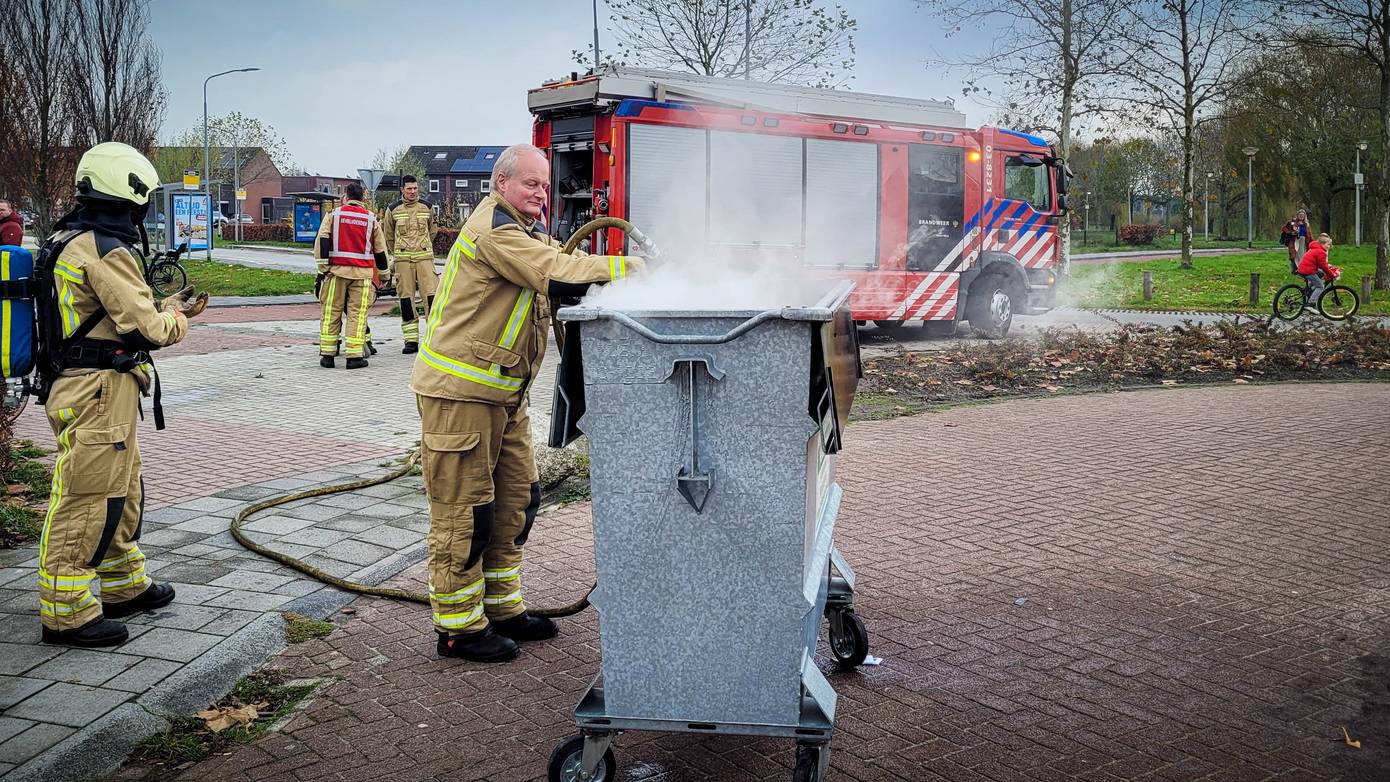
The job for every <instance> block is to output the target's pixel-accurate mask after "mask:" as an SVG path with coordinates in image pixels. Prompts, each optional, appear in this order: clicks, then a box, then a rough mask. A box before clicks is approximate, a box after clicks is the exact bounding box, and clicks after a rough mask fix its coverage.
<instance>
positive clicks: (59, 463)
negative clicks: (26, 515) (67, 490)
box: [39, 407, 77, 572]
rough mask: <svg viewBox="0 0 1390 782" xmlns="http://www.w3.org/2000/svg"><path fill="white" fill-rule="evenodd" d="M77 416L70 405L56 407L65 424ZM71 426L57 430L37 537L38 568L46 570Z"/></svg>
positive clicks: (69, 446)
mask: <svg viewBox="0 0 1390 782" xmlns="http://www.w3.org/2000/svg"><path fill="white" fill-rule="evenodd" d="M76 418H77V416H76V414H75V413H74V412H73V409H72V408H71V407H63V408H59V409H58V420H59V421H62V422H64V423H66V424H71V423H73V421H75V420H76ZM72 429H73V428H72V426H64V427H62V428H61V429H59V430H58V458H57V460H56V461H55V462H54V463H53V483H52V485H51V488H50V490H49V499H48V514H47V515H46V516H44V520H43V534H42V535H41V536H40V537H39V570H40V571H43V572H46V567H47V563H48V533H49V531H50V530H51V529H52V528H53V514H54V513H55V512H56V511H57V510H58V504H59V503H61V502H62V501H63V470H64V468H65V467H66V466H67V462H68V457H70V456H71V455H72Z"/></svg>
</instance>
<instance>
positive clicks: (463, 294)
mask: <svg viewBox="0 0 1390 782" xmlns="http://www.w3.org/2000/svg"><path fill="white" fill-rule="evenodd" d="M549 187H550V165H549V163H548V161H547V160H546V158H545V155H544V153H542V152H541V151H540V150H538V149H536V148H535V147H533V146H531V145H529V144H518V145H516V146H513V147H509V148H507V149H506V150H505V151H504V152H503V153H502V154H501V155H500V156H498V159H497V164H496V167H495V168H494V170H493V175H492V193H491V195H489V196H488V197H487V198H486V199H484V200H483V202H482V203H481V204H480V205H479V206H478V208H477V210H475V211H474V212H473V214H472V215H471V216H470V217H469V218H468V222H466V223H465V224H464V226H463V228H462V230H460V232H459V236H458V241H457V242H455V244H454V246H453V249H452V250H451V251H450V253H449V261H448V264H447V266H446V268H445V271H444V281H443V284H442V285H441V286H440V289H439V294H438V298H437V300H436V301H435V304H434V307H433V308H432V309H431V310H430V314H429V319H428V321H427V322H426V325H425V333H424V339H423V341H422V342H421V343H420V353H419V356H418V358H416V360H415V368H414V370H413V373H412V374H411V378H410V388H411V390H412V391H414V392H415V393H416V395H417V396H418V399H419V405H420V419H421V428H422V436H421V452H422V455H423V459H424V473H425V492H426V494H427V495H428V496H429V501H430V531H429V538H428V541H429V593H430V603H431V608H432V609H433V612H434V627H435V630H436V632H437V634H438V645H437V647H436V648H437V650H438V652H439V654H440V656H443V657H462V658H465V659H469V660H477V661H483V662H498V661H503V660H510V659H512V658H514V657H516V655H517V652H518V647H517V644H516V642H517V641H532V640H540V639H544V638H551V637H553V636H554V635H555V634H556V632H557V630H556V627H555V623H554V622H552V621H551V620H550V619H547V618H542V617H534V616H531V615H529V614H528V613H527V612H526V606H525V603H524V602H523V601H522V595H521V553H522V547H523V546H524V545H525V543H526V539H527V536H528V535H529V534H530V532H531V525H532V523H533V522H534V521H535V518H536V511H537V509H538V508H539V507H540V484H539V483H538V479H537V472H536V460H535V454H534V452H533V450H532V445H531V424H530V418H529V416H528V412H527V401H526V391H527V389H528V387H529V385H530V383H531V381H532V379H533V378H535V376H536V372H537V370H538V369H539V368H540V363H541V357H542V354H543V352H544V350H545V344H546V334H547V329H548V328H549V326H550V308H549V303H548V301H547V297H552V296H579V295H583V293H584V292H585V291H586V290H587V289H588V287H589V285H590V284H592V283H601V282H608V281H610V280H614V279H618V278H620V277H623V276H625V275H626V274H628V273H631V272H637V271H640V270H641V269H643V268H644V267H645V263H644V262H643V260H642V259H641V258H636V257H622V256H591V255H587V254H585V253H582V252H576V253H574V254H573V255H567V254H564V253H561V252H560V250H559V248H558V246H557V244H556V243H555V242H554V241H553V240H552V239H551V238H550V237H549V236H547V235H546V234H545V233H544V231H543V229H541V228H539V227H538V226H537V225H536V221H537V219H538V218H539V217H540V216H541V214H542V212H543V211H544V209H545V205H546V199H547V196H548V191H549Z"/></svg>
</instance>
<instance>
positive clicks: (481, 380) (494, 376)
mask: <svg viewBox="0 0 1390 782" xmlns="http://www.w3.org/2000/svg"><path fill="white" fill-rule="evenodd" d="M420 360H421V361H423V362H425V363H426V364H429V365H430V366H432V367H434V368H435V369H437V370H439V371H440V372H443V373H445V374H449V375H453V376H454V377H459V378H463V379H464V380H468V381H471V382H474V383H477V384H479V385H484V386H487V387H488V388H499V389H501V390H503V391H518V390H520V389H521V386H522V383H523V382H524V381H523V379H522V378H519V377H508V376H507V375H504V374H502V373H501V372H494V371H492V370H490V369H486V368H484V367H480V366H475V365H473V364H469V363H467V362H465V361H457V360H455V359H452V358H449V357H448V356H443V355H440V354H439V353H436V352H435V351H434V350H433V349H432V348H430V346H429V345H423V344H422V345H421V346H420Z"/></svg>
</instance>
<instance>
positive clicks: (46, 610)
mask: <svg viewBox="0 0 1390 782" xmlns="http://www.w3.org/2000/svg"><path fill="white" fill-rule="evenodd" d="M96 603H97V599H96V598H95V597H92V596H91V595H87V596H86V597H84V598H83V599H81V600H79V601H77V602H76V603H73V604H72V605H68V604H67V603H52V602H49V601H47V600H43V599H40V600H39V613H41V614H43V615H44V616H72V615H73V614H76V613H79V612H81V611H83V610H84V609H86V608H87V607H88V606H94V605H96ZM479 608H481V606H479Z"/></svg>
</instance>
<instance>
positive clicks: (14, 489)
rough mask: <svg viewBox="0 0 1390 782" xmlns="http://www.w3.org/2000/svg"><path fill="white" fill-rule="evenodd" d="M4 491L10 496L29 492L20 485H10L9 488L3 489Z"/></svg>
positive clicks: (25, 487)
mask: <svg viewBox="0 0 1390 782" xmlns="http://www.w3.org/2000/svg"><path fill="white" fill-rule="evenodd" d="M5 491H7V492H9V493H10V494H23V493H24V492H26V491H29V487H28V486H25V485H24V484H22V483H11V484H10V485H9V486H6V487H5Z"/></svg>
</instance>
